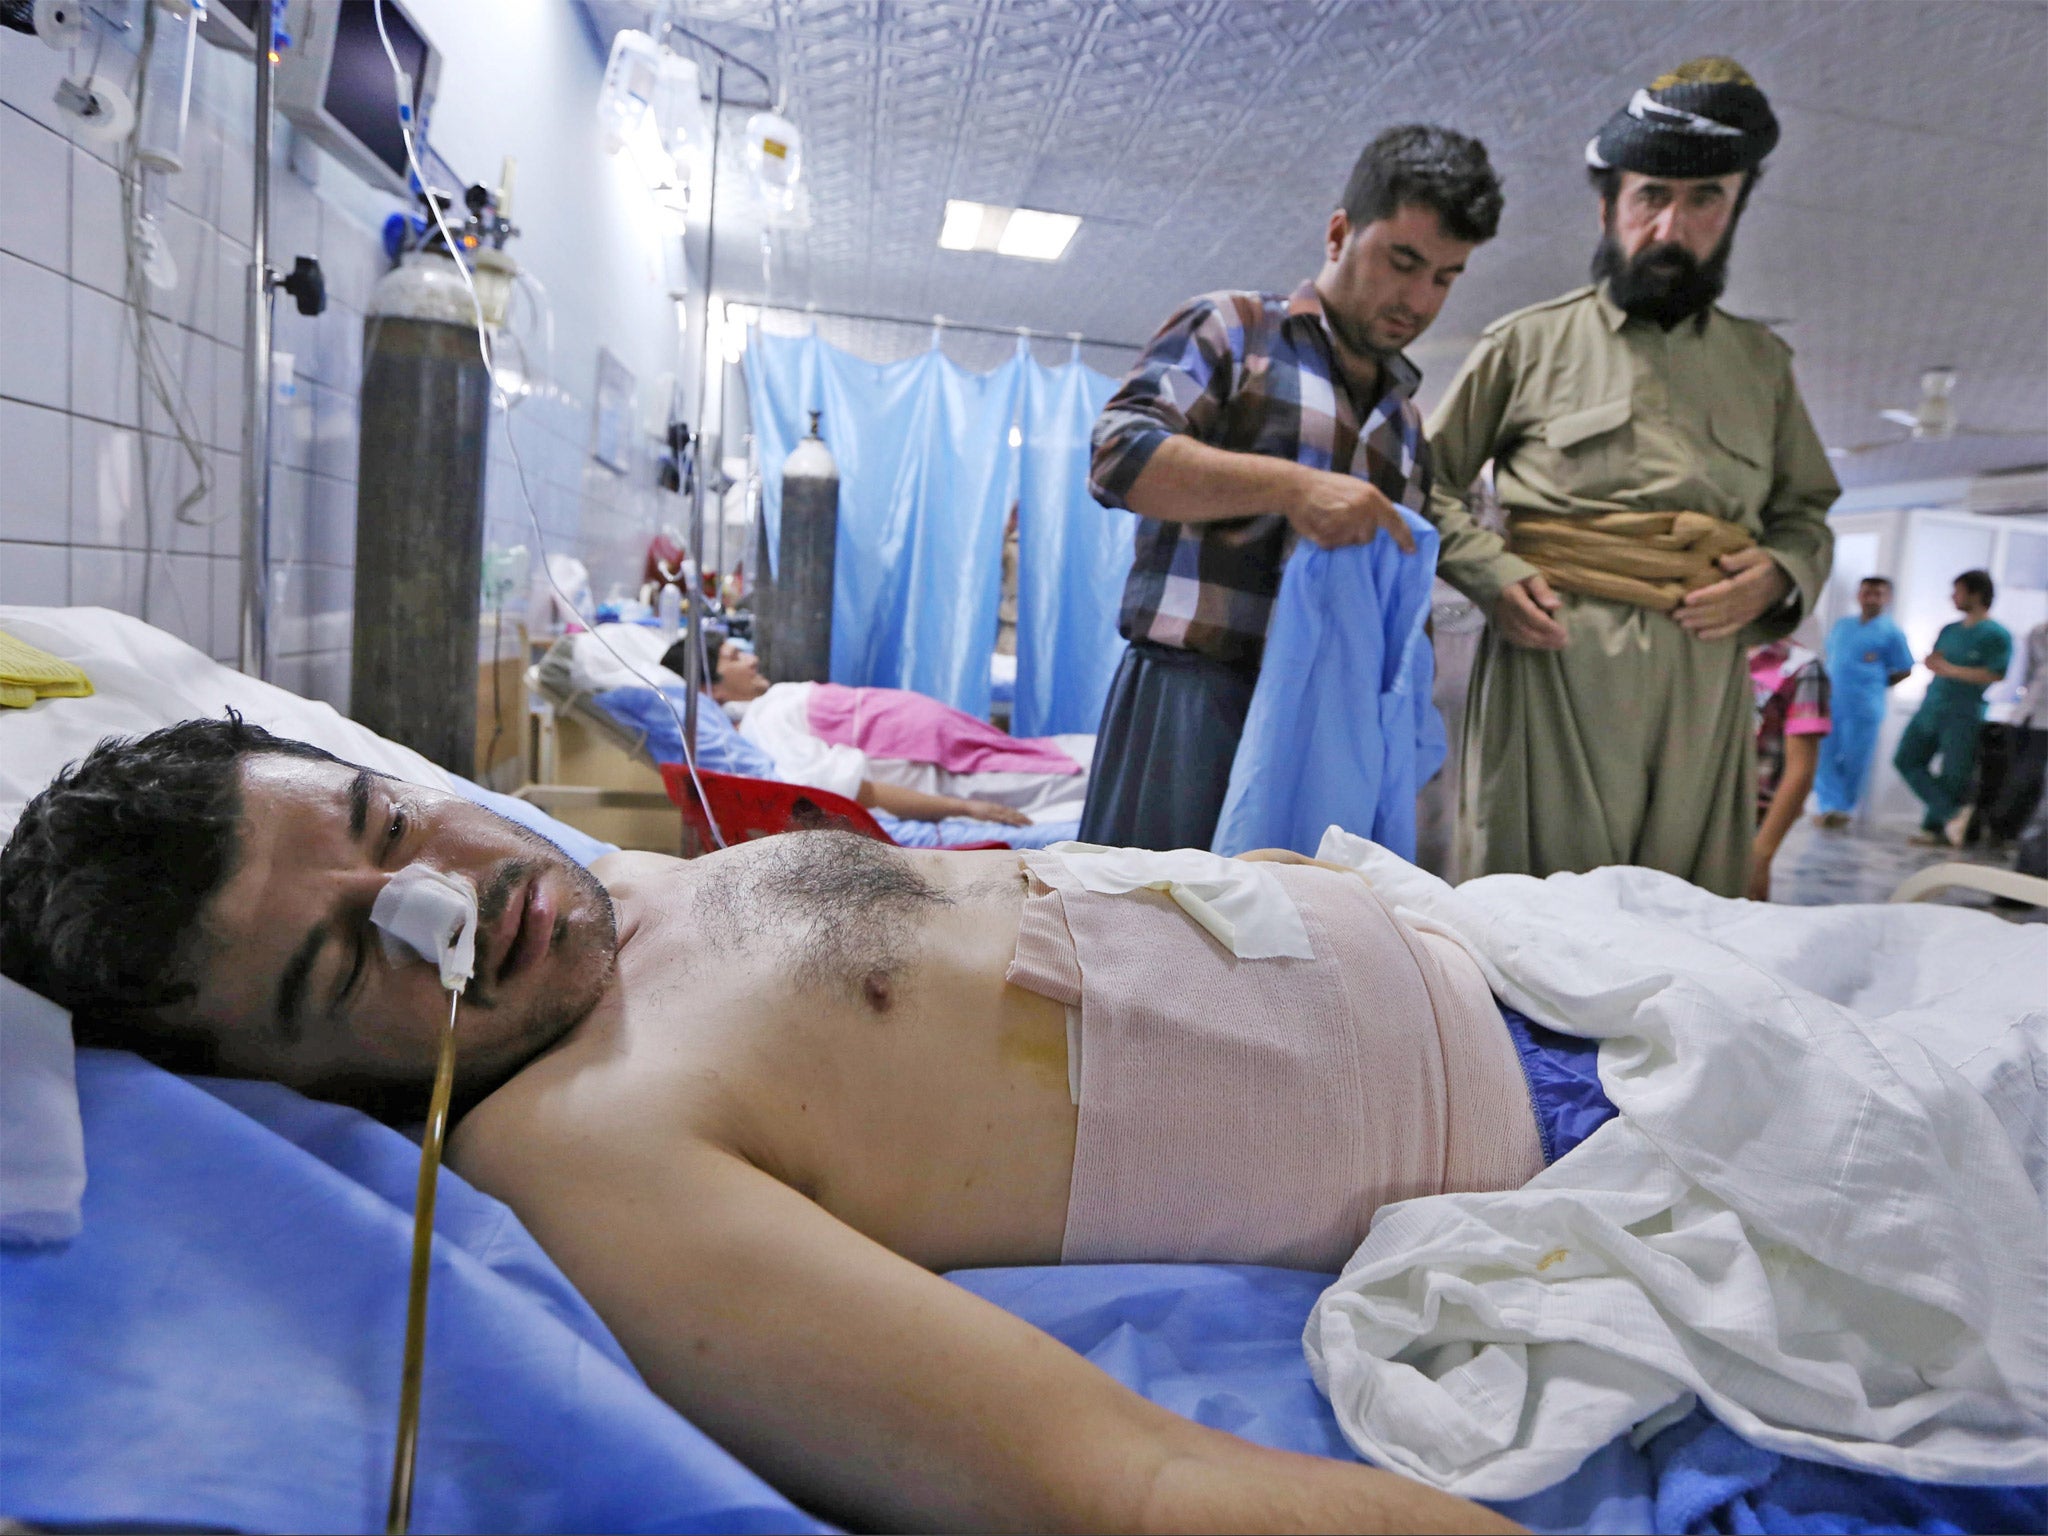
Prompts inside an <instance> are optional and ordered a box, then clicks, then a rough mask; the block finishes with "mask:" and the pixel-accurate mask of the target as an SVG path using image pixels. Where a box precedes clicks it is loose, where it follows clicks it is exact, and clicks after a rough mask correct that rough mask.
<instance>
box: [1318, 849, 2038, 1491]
mask: <svg viewBox="0 0 2048 1536" xmlns="http://www.w3.org/2000/svg"><path fill="white" fill-rule="evenodd" d="M1322 857H1324V858H1326V859H1336V860H1338V861H1340V862H1344V863H1347V864H1351V865H1353V866H1354V867H1357V868H1359V869H1360V870H1361V872H1362V873H1364V874H1365V875H1366V876H1367V878H1369V879H1370V880H1371V881H1372V883H1373V885H1374V887H1375V888H1376V889H1377V890H1378V891H1379V892H1380V893H1381V894H1382V895H1383V896H1385V897H1386V898H1387V899H1388V900H1389V901H1390V902H1391V903H1393V905H1394V906H1395V907H1396V908H1397V910H1400V911H1401V913H1402V916H1403V917H1404V918H1406V919H1408V920H1409V921H1411V922H1415V923H1418V924H1420V925H1423V926H1427V927H1431V928H1433V929H1435V930H1437V931H1440V932H1443V933H1447V934H1449V935H1451V936H1452V937H1454V938H1456V939H1458V940H1459V941H1460V942H1462V943H1463V944H1464V945H1465V947H1466V948H1467V949H1468V950H1469V951H1471V953H1472V954H1473V955H1474V956H1475V957H1476V958H1477V959H1478V961H1479V963H1480V965H1481V966H1482V968H1483V969H1484V970H1485V971H1486V973H1487V977H1488V980H1489V981H1490V982H1491V984H1492V986H1493V988H1494V990H1495V992H1496V993H1498V994H1499V995H1500V996H1502V997H1503V998H1504V999H1506V1000H1507V1001H1508V1002H1509V1003H1511V1004H1513V1005H1514V1006H1515V1007H1517V1008H1520V1009H1522V1010H1523V1011H1524V1012H1526V1013H1527V1014H1529V1015H1530V1016H1531V1017H1532V1018H1535V1019H1537V1020H1539V1021H1540V1022H1542V1023H1545V1024H1549V1025H1551V1026H1553V1027H1555V1028H1558V1029H1562V1030H1566V1031H1569V1032H1570V1033H1573V1034H1577V1035H1582V1036H1591V1037H1598V1038H1599V1039H1600V1040H1601V1041H1602V1045H1601V1048H1600V1075H1601V1081H1602V1083H1603V1085H1604V1086H1605V1087H1606V1090H1607V1093H1608V1095H1609V1097H1610V1098H1611V1099H1612V1100H1613V1101H1614V1103H1615V1104H1616V1106H1617V1107H1618V1108H1619V1109H1620V1110H1621V1115H1620V1117H1619V1118H1617V1119H1615V1120H1613V1121H1610V1122H1608V1123H1607V1124H1606V1125H1604V1126H1602V1127H1601V1128H1600V1129H1599V1130H1598V1131H1597V1132H1595V1133H1594V1135H1593V1136H1592V1137H1590V1138H1589V1139H1588V1140H1587V1141H1586V1142H1585V1143H1584V1144H1583V1145H1581V1146H1580V1147H1579V1148H1578V1149H1577V1150H1575V1151H1573V1152H1571V1153H1570V1154H1568V1155H1567V1156H1565V1157H1564V1158H1562V1159H1560V1160H1559V1161H1558V1162H1557V1163H1555V1164H1554V1165H1552V1166H1551V1167H1550V1168H1549V1169H1547V1170H1545V1172H1544V1173H1542V1174H1541V1175H1539V1176H1538V1177H1537V1178H1536V1179H1535V1180H1533V1181H1532V1182H1531V1183H1530V1184H1528V1185H1527V1186H1525V1187H1524V1188H1522V1189H1520V1190H1516V1191H1512V1192H1508V1193H1503V1194H1491V1195H1449V1196H1439V1197H1436V1198H1432V1199H1423V1200H1411V1201H1406V1202H1403V1203H1401V1204H1398V1205H1393V1206H1388V1207H1385V1208H1383V1209H1382V1210H1381V1211H1380V1212H1379V1214H1378V1216H1377V1217H1376V1218H1375V1220H1374V1222H1373V1227H1372V1231H1371V1233H1370V1234H1369V1236H1368V1237H1367V1239H1366V1241H1365V1242H1364V1243H1363V1244H1362V1245H1361V1246H1360V1248H1359V1249H1358V1252H1357V1253H1356V1254H1355V1255H1354V1256H1353V1258H1352V1260H1351V1262H1350V1263H1349V1264H1348V1265H1347V1266H1346V1268H1345V1271H1344V1274H1343V1276H1342V1277H1341V1278H1340V1279H1339V1280H1338V1282H1337V1283H1336V1284H1335V1285H1334V1286H1332V1287H1331V1288H1330V1290H1329V1291H1328V1292H1326V1293H1325V1295H1324V1296H1323V1298H1322V1300H1321V1301H1320V1302H1319V1303H1318V1304H1317V1306H1316V1309H1315V1311H1314V1313H1313V1314H1312V1315H1311V1317H1310V1319H1309V1324H1308V1328H1307V1331H1306V1333H1305V1336H1304V1341H1303V1342H1304V1347H1305V1348H1306V1350H1307V1353H1308V1357H1309V1362H1310V1365H1311V1367H1312V1369H1313V1370H1314V1373H1315V1377H1316V1381H1317V1383H1318V1385H1320V1386H1321V1387H1322V1388H1323V1389H1324V1391H1325V1392H1327V1393H1328V1394H1329V1396H1330V1399H1331V1402H1332V1404H1333V1406H1334V1407H1335V1409H1336V1413H1337V1418H1338V1421H1339V1423H1340V1424H1341V1425H1342V1427H1343V1430H1344V1433H1345V1435H1346V1437H1347V1438H1348V1439H1349V1440H1350V1441H1351V1443H1352V1444H1353V1445H1354V1446H1356V1447H1357V1448H1358V1450H1359V1451H1360V1452H1361V1453H1363V1454H1364V1455H1366V1456H1368V1457H1370V1458H1372V1459H1373V1460H1375V1461H1378V1462H1379V1463H1381V1464H1382V1465H1386V1466H1390V1467H1394V1468H1397V1469H1399V1470H1401V1471H1404V1472H1407V1473H1409V1474H1410V1475H1412V1476H1415V1477H1417V1478H1420V1479H1421V1480H1423V1481H1425V1482H1428V1483H1431V1484H1433V1485H1435V1486H1437V1487H1441V1488H1447V1489H1451V1490H1453V1491H1455V1492H1458V1493H1461V1494H1466V1495H1470V1496H1473V1497H1477V1498H1489V1499H1505V1498H1515V1497H1518V1496H1521V1495H1524V1494H1529V1493H1533V1492H1535V1491H1537V1490H1538V1489H1541V1488H1543V1487H1546V1486H1548V1485H1550V1484H1552V1483H1554V1482H1556V1481H1557V1480H1558V1479H1559V1478H1561V1477H1563V1476H1565V1475H1567V1474H1568V1473H1569V1472H1571V1471H1572V1469H1573V1468H1574V1467H1576V1466H1577V1465H1578V1464H1579V1463H1580V1462H1581V1461H1582V1460H1583V1459H1584V1458H1585V1457H1586V1456H1587V1455H1588V1454H1590V1453H1591V1452H1592V1451H1594V1450H1596V1449H1597V1448H1599V1447H1600V1446H1601V1445H1603V1444H1605V1443H1606V1442H1607V1441H1609V1440H1610V1439H1612V1438H1613V1437H1614V1436H1615V1435H1616V1434H1619V1433H1621V1432H1624V1431H1626V1430H1628V1429H1630V1428H1631V1427H1632V1426H1636V1425H1641V1424H1644V1423H1646V1422H1648V1421H1653V1420H1654V1421H1658V1422H1662V1421H1663V1420H1664V1418H1665V1416H1666V1415H1668V1414H1675V1413H1679V1412H1683V1411H1685V1410H1686V1409H1688V1408H1689V1407H1690V1406H1691V1403H1692V1401H1693V1399H1694V1397H1695V1396H1697V1398H1698V1399H1699V1400H1700V1401H1702V1402H1704V1403H1705V1404H1706V1405H1707V1406H1708V1407H1709V1408H1710V1409H1711V1410H1712V1411H1713V1412H1714V1413H1715V1414H1716V1415H1717V1416H1718V1417H1720V1418H1721V1419H1722V1421H1723V1422H1725V1423H1726V1424H1727V1425H1729V1427H1730V1428H1732V1429H1734V1430H1735V1431H1737V1432H1738V1433H1739V1434H1741V1435H1743V1436H1744V1437H1745V1438H1747V1439H1749V1440H1752V1441H1754V1442H1756V1443H1757V1444H1759V1445H1763V1446H1765V1447H1767V1448H1769V1449H1772V1450H1776V1451H1781V1452H1784V1453H1787V1454H1790V1455H1796V1456H1803V1457H1808V1458H1812V1459H1815V1460H1821V1461H1828V1462H1833V1463H1836V1464H1838V1465H1844V1466H1851V1467H1860V1468H1866V1469H1870V1470H1875V1471H1882V1472H1888V1473H1893V1474H1898V1475H1903V1476H1908V1477H1913V1478H1919V1479H1923V1480H1928V1481H1936V1482H1955V1483H1979V1484H2013V1483H2041V1482H2048V1216H2044V1194H2048V929H2043V928H2038V927H2020V926H2017V925H2008V924H2005V923H2002V922H2000V921H1999V920H1997V919H1996V918H1993V917H1990V916H1987V915H1985V914H1981V913H1973V912H1966V911H1962V910H1958V909H1955V908H1942V907H1914V906H1898V907H1873V906H1860V907H1831V908H1799V907H1782V906H1768V905H1760V904H1754V903H1749V902H1739V901H1728V900H1723V899H1721V898H1719V897H1714V896H1709V895H1706V894H1705V893H1703V892H1700V891H1698V890H1695V889H1693V888H1692V887H1690V886H1687V885H1685V884H1684V883H1683V882H1681V881H1678V880H1676V879H1673V878H1671V877H1669V876H1666V875H1660V874H1656V873H1654V872H1651V871H1647V870H1639V869H1605V870H1600V871H1597V872H1595V873H1593V874H1589V875H1577V876H1556V877H1553V878H1551V879H1550V880H1547V881H1536V880H1532V879H1529V878H1527V877H1523V876H1510V875H1502V876H1493V877H1489V878H1486V879H1480V880H1474V881H1471V882H1468V883H1467V884H1465V885H1463V886H1460V887H1459V888H1458V889H1456V890H1455V891H1454V890H1452V889H1451V888H1450V887H1449V886H1447V885H1445V884H1444V883H1443V882H1441V881H1439V880H1437V879H1436V878H1435V877H1433V876H1431V875H1428V874H1425V873H1423V872H1422V871H1420V870H1417V869H1415V868H1414V867H1413V866H1411V865H1408V864H1406V863H1403V862H1402V861H1401V860H1399V859H1397V858H1395V857H1393V856H1392V855H1391V854H1388V853H1386V852H1385V851H1384V850H1381V849H1378V848H1374V847H1373V846H1372V845H1370V844H1367V843H1364V842H1363V841H1362V840H1360V839H1357V838H1352V837H1349V836H1348V835H1346V834H1344V833H1342V832H1339V831H1338V830H1337V829H1335V828H1333V829H1332V830H1331V833H1330V835H1329V836H1328V837H1326V839H1325V841H1324V845H1323V849H1322Z"/></svg>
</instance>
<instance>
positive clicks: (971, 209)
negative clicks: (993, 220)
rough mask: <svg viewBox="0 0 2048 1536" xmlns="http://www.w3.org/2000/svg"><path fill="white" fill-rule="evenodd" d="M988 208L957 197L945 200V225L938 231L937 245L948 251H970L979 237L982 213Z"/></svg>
mask: <svg viewBox="0 0 2048 1536" xmlns="http://www.w3.org/2000/svg"><path fill="white" fill-rule="evenodd" d="M987 212H988V210H987V209H986V208H984V207H982V205H981V204H980V203H965V202H961V201H960V200H959V199H958V198H949V199H947V201H946V225H945V228H943V229H941V230H940V231H939V245H940V247H941V248H942V249H945V250H948V251H971V250H973V249H974V245H975V242H976V241H977V240H978V239H979V238H980V237H981V219H982V215H983V214H985V213H987Z"/></svg>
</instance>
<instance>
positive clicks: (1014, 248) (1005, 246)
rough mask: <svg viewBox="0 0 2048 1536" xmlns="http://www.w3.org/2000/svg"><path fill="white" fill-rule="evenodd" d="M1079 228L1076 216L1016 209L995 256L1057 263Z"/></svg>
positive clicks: (997, 244) (1078, 220)
mask: <svg viewBox="0 0 2048 1536" xmlns="http://www.w3.org/2000/svg"><path fill="white" fill-rule="evenodd" d="M1080 227H1081V220H1080V217H1079V216H1078V215H1076V214H1071V213H1041V212H1040V211H1039V210H1038V209H1036V208H1019V209H1018V210H1017V211H1016V212H1015V213H1012V214H1011V215H1010V222H1009V223H1008V225H1006V226H1005V227H1004V229H1003V233H1002V236H1001V238H999V239H998V240H997V241H996V252H997V254H998V255H1002V256H1022V257H1024V258H1026V259H1027V260H1030V261H1058V260H1059V259H1060V255H1061V253H1062V252H1064V251H1065V250H1066V248H1067V242H1068V241H1070V240H1072V239H1073V238H1074V231H1075V230H1077V229H1079V228H1080Z"/></svg>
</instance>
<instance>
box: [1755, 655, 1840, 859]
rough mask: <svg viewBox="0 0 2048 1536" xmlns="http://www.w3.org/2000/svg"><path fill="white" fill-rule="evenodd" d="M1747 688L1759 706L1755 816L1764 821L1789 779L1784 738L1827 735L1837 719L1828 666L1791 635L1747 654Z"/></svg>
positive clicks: (1757, 708)
mask: <svg viewBox="0 0 2048 1536" xmlns="http://www.w3.org/2000/svg"><path fill="white" fill-rule="evenodd" d="M1749 688H1750V699H1751V702H1752V703H1753V704H1755V706H1756V818H1757V820H1758V821H1762V820H1763V818H1764V812H1766V811H1768V810H1769V809H1770V808H1771V802H1772V801H1773V800H1775V799H1777V798H1778V786H1779V785H1780V784H1782V783H1784V781H1785V738H1786V737H1787V736H1825V735H1827V733H1828V732H1829V731H1830V730H1832V729H1833V728H1834V721H1833V718H1832V717H1831V715H1830V712H1829V708H1828V705H1829V699H1828V694H1829V691H1830V690H1829V688H1828V669H1827V668H1826V667H1825V666H1823V665H1822V664H1821V659H1820V658H1819V657H1818V656H1816V655H1814V654H1813V652H1811V651H1809V650H1807V649H1805V648H1804V647H1803V646H1797V645H1794V644H1792V643H1791V642H1790V641H1789V640H1774V641H1772V642H1771V643H1770V644H1769V645H1760V646H1758V647H1757V648H1756V649H1755V650H1753V651H1751V652H1750V653H1749Z"/></svg>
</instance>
